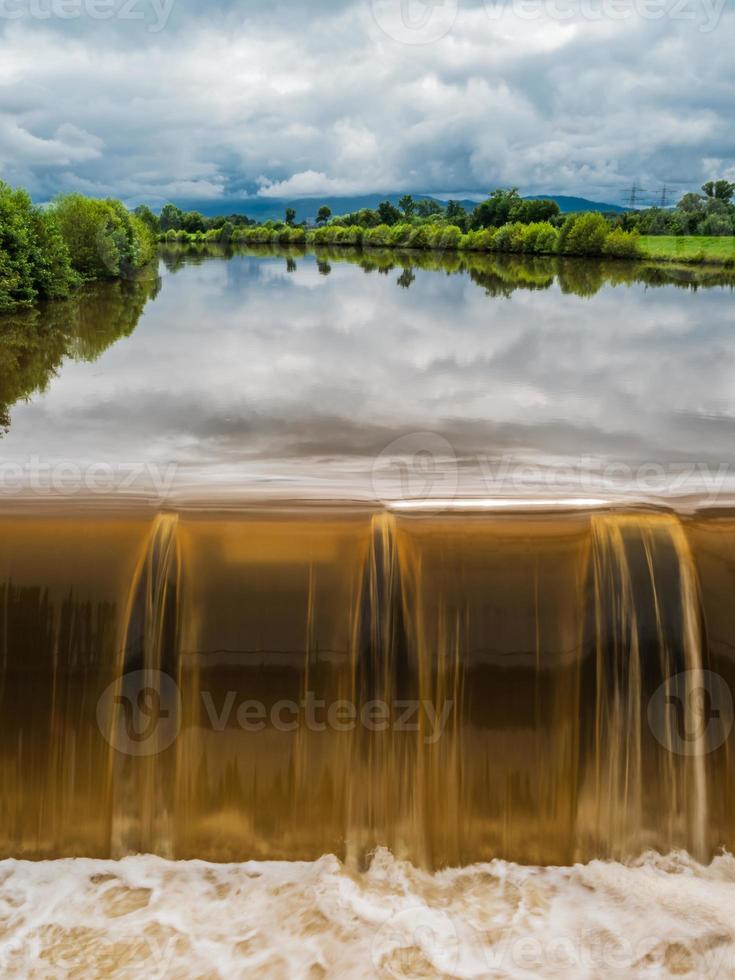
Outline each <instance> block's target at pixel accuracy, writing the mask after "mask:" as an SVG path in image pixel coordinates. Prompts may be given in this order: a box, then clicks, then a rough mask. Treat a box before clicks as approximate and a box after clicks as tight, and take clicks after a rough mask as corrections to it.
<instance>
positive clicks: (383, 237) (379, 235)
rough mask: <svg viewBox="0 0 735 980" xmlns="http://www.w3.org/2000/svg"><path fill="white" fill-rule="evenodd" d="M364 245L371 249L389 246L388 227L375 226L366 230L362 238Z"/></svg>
mask: <svg viewBox="0 0 735 980" xmlns="http://www.w3.org/2000/svg"><path fill="white" fill-rule="evenodd" d="M362 241H363V244H364V245H369V246H370V247H371V248H384V247H385V246H386V245H390V225H376V226H375V228H368V229H367V230H366V231H365V232H364V234H363V236H362Z"/></svg>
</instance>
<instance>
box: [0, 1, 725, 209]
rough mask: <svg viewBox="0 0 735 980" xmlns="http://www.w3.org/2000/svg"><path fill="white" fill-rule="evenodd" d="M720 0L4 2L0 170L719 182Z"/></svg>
mask: <svg viewBox="0 0 735 980" xmlns="http://www.w3.org/2000/svg"><path fill="white" fill-rule="evenodd" d="M734 48H735V6H731V5H730V4H729V0H357V2H342V0H309V2H301V3H293V2H292V3H285V2H275V3H274V2H270V3H266V2H261V0H255V2H248V0H242V2H239V3H231V2H218V0H210V2H206V3H205V2H201V3H199V2H196V0H0V178H2V179H4V180H6V181H8V182H9V183H11V184H13V185H22V186H25V187H27V188H28V189H29V190H30V191H31V193H32V194H33V196H34V198H35V199H36V200H38V201H45V200H49V199H51V198H52V197H53V196H54V195H55V194H57V193H59V192H62V191H81V192H83V193H86V194H90V195H97V196H107V195H112V196H116V197H121V198H123V199H124V200H125V201H126V202H127V203H128V204H131V205H134V204H138V203H140V202H146V203H149V204H151V205H153V206H154V207H158V206H160V205H161V204H162V203H164V202H165V201H167V200H174V201H176V202H177V203H181V204H186V203H187V202H190V201H196V202H208V203H209V204H211V205H215V204H216V202H217V201H219V200H221V201H223V202H225V201H227V202H232V201H242V210H244V211H247V201H248V199H252V198H253V197H261V198H263V197H266V198H267V197H272V198H298V197H304V196H313V197H319V196H329V197H334V196H344V195H357V194H368V193H383V192H385V193H393V192H400V191H410V192H419V193H434V194H437V195H438V196H450V195H451V196H454V197H463V196H473V197H476V198H479V197H481V196H483V195H485V194H486V193H487V192H489V191H490V190H491V189H492V188H494V187H496V186H518V187H519V188H520V189H521V191H522V192H523V193H527V194H534V193H557V194H573V195H581V196H584V197H588V198H592V199H596V200H602V201H609V202H611V203H626V202H627V200H628V198H629V196H630V188H631V187H632V185H633V184H634V182H635V183H637V185H638V186H639V187H640V188H642V189H643V190H642V191H641V193H640V197H639V199H640V200H641V201H653V200H657V199H660V197H661V193H662V190H663V187H664V185H667V188H668V195H669V198H670V199H671V200H672V201H673V200H676V199H677V198H678V196H679V195H680V194H681V193H683V192H684V191H686V190H690V189H696V188H698V187H699V185H700V184H701V183H702V182H703V181H705V180H707V179H710V178H712V177H720V176H728V177H729V178H730V179H731V180H735V127H733V126H732V119H733V116H734V115H735V111H734V110H735V59H733V57H732V52H733V49H734Z"/></svg>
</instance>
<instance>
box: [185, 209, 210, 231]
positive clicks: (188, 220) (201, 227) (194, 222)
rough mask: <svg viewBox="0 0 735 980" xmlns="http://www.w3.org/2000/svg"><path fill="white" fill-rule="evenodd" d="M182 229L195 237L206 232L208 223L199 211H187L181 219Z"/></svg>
mask: <svg viewBox="0 0 735 980" xmlns="http://www.w3.org/2000/svg"><path fill="white" fill-rule="evenodd" d="M181 227H182V228H183V230H184V231H188V232H189V234H190V235H194V234H196V233H197V232H198V231H206V230H207V223H206V220H205V218H204V216H203V215H202V214H200V213H199V211H187V212H186V213H185V214H184V215H183V216H182V218H181Z"/></svg>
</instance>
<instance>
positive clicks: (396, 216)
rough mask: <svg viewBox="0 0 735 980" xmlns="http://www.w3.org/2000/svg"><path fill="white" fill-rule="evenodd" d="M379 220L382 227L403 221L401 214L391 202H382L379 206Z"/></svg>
mask: <svg viewBox="0 0 735 980" xmlns="http://www.w3.org/2000/svg"><path fill="white" fill-rule="evenodd" d="M378 218H379V220H380V223H381V224H382V225H394V224H396V222H397V221H400V220H401V212H400V211H399V210H398V208H397V207H395V206H394V205H392V204H391V203H390V201H381V202H380V204H379V205H378Z"/></svg>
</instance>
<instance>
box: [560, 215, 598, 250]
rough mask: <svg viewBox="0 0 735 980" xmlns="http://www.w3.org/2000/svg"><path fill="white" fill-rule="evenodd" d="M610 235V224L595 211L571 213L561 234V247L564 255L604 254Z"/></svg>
mask: <svg viewBox="0 0 735 980" xmlns="http://www.w3.org/2000/svg"><path fill="white" fill-rule="evenodd" d="M607 236H608V224H607V221H605V219H604V218H603V216H602V215H601V214H599V213H597V212H594V211H588V212H585V213H584V214H578V215H570V216H569V217H568V218H567V220H566V221H565V222H564V225H563V227H562V230H561V232H560V234H559V249H560V251H561V252H562V253H563V254H564V255H602V253H603V248H604V245H605V240H606V239H607Z"/></svg>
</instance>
